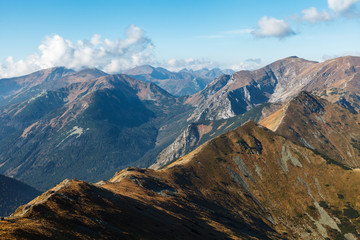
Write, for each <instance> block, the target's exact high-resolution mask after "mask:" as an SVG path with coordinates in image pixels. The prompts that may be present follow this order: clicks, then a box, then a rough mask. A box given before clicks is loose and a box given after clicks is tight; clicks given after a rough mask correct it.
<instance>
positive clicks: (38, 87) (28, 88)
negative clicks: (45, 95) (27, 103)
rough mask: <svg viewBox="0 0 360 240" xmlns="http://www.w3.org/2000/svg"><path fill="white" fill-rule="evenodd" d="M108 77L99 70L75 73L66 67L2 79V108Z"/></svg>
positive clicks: (0, 88) (0, 92) (85, 70)
mask: <svg viewBox="0 0 360 240" xmlns="http://www.w3.org/2000/svg"><path fill="white" fill-rule="evenodd" d="M105 75H107V74H106V73H104V72H102V71H100V70H98V69H84V70H81V71H78V72H76V71H74V70H72V69H67V68H65V67H54V68H49V69H45V70H40V71H37V72H34V73H31V74H28V75H25V76H21V77H14V78H4V79H0V106H3V105H6V104H10V103H18V102H21V101H23V100H25V99H27V98H29V97H32V96H35V95H37V94H40V93H41V92H43V91H46V90H56V89H59V88H62V87H65V86H67V85H69V84H72V83H76V82H86V81H89V80H92V79H95V78H98V77H101V76H105Z"/></svg>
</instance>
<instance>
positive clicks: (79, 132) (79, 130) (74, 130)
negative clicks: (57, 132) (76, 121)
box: [68, 126, 84, 138]
mask: <svg viewBox="0 0 360 240" xmlns="http://www.w3.org/2000/svg"><path fill="white" fill-rule="evenodd" d="M68 133H70V134H69V136H68V137H70V136H72V135H78V136H76V138H79V137H80V136H81V135H82V134H83V133H84V129H82V128H81V127H78V126H75V127H73V128H72V129H71V130H70V131H69V132H68Z"/></svg>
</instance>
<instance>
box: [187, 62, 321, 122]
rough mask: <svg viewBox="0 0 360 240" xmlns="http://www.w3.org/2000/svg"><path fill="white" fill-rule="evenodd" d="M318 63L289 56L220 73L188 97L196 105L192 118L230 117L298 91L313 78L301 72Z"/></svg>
mask: <svg viewBox="0 0 360 240" xmlns="http://www.w3.org/2000/svg"><path fill="white" fill-rule="evenodd" d="M314 64H316V63H315V62H311V61H307V60H304V59H300V58H295V57H290V58H286V59H283V60H279V61H277V62H274V63H272V64H270V65H268V66H266V67H264V68H261V69H259V70H255V71H240V72H236V73H234V74H233V75H231V76H221V77H219V78H218V79H217V80H215V81H214V82H213V83H211V84H209V86H207V87H206V88H205V89H204V90H203V91H201V92H199V93H197V94H195V95H193V96H191V97H189V98H188V100H187V103H189V104H192V105H194V106H196V107H197V109H196V110H195V112H194V114H193V116H192V119H193V120H203V119H210V120H212V119H222V118H230V117H233V116H236V115H239V114H242V113H245V112H246V111H248V110H250V109H252V108H254V107H255V106H257V105H259V104H262V103H265V102H279V101H283V100H286V99H287V98H288V97H291V96H293V95H294V94H297V93H298V92H299V91H300V90H301V89H302V88H303V87H304V86H305V85H306V84H307V83H308V82H309V81H310V80H311V79H310V78H304V79H303V80H301V81H298V77H299V75H301V72H302V71H304V70H305V69H307V68H308V67H310V66H312V65H314Z"/></svg>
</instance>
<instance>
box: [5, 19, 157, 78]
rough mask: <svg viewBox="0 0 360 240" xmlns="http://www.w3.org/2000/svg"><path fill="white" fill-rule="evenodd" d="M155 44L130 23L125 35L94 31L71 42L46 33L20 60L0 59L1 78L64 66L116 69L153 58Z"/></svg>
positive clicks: (110, 70)
mask: <svg viewBox="0 0 360 240" xmlns="http://www.w3.org/2000/svg"><path fill="white" fill-rule="evenodd" d="M153 48H154V45H153V44H152V42H151V40H150V39H149V38H148V37H146V36H145V34H144V31H143V30H142V29H141V28H139V27H137V26H135V25H130V26H129V27H128V28H127V30H126V32H125V38H123V39H120V38H119V39H116V40H114V41H111V40H109V39H107V38H105V39H102V37H101V36H100V35H98V34H95V35H94V36H93V37H92V38H91V39H90V40H84V41H80V40H79V41H77V42H72V41H70V40H67V39H64V38H63V37H61V36H59V35H57V34H55V35H52V36H47V37H45V39H44V40H43V42H42V44H41V45H40V46H39V47H38V49H37V52H36V53H34V54H32V55H30V56H28V57H26V58H25V59H21V60H17V61H16V60H14V59H13V57H11V56H10V57H8V58H7V59H5V61H4V62H3V63H0V78H4V77H13V76H19V75H24V74H27V73H31V72H34V71H37V70H40V69H44V68H50V67H55V66H65V67H67V68H72V69H81V68H83V67H96V68H99V69H101V70H104V71H105V72H108V73H115V72H119V71H121V70H123V69H127V68H131V67H135V66H138V65H142V64H145V63H149V62H151V61H152V50H153Z"/></svg>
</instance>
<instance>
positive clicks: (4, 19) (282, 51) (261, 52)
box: [0, 0, 360, 77]
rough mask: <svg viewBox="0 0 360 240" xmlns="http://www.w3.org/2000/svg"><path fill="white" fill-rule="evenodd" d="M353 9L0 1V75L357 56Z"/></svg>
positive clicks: (305, 0) (238, 2)
mask: <svg viewBox="0 0 360 240" xmlns="http://www.w3.org/2000/svg"><path fill="white" fill-rule="evenodd" d="M359 8H360V6H359V0H318V1H309V0H292V1H288V0H287V1H286V0H274V1H269V0H253V1H243V0H222V1H220V0H218V1H215V0H207V1H206V0H197V1H196V0H192V1H188V0H182V1H178V0H172V1H169V0H167V1H162V0H152V1H149V0H132V1H130V0H122V1H106V0H102V1H95V0H94V1H91V0H88V1H81V0H77V1H74V0H72V1H70V0H51V1H49V0H47V1H39V0H33V1H25V0H23V1H19V0H11V1H10V0H8V1H5V0H0V29H1V38H0V46H2V47H1V51H0V77H8V76H13V75H19V74H23V73H27V72H31V71H34V70H37V69H40V68H46V67H51V66H53V65H64V66H67V67H72V68H80V67H81V66H82V65H84V66H90V67H99V68H101V69H104V70H107V71H108V72H117V71H121V70H123V69H125V68H128V67H132V66H134V65H138V64H147V63H149V64H152V65H158V66H164V67H168V68H170V69H172V70H177V69H180V68H182V67H188V68H200V67H215V66H220V67H223V68H230V67H232V68H235V69H236V70H240V69H246V68H250V69H251V68H256V67H259V66H262V65H265V64H268V63H270V62H272V61H275V60H278V59H280V58H284V57H287V56H293V55H297V56H299V57H303V58H306V59H310V60H317V61H322V60H324V59H327V58H330V57H336V56H341V55H347V54H352V55H359V54H360V45H359V40H360V14H359ZM94 34H97V35H96V36H97V37H96V38H93V37H94ZM98 35H100V36H101V37H100V36H98ZM91 39H93V41H91ZM105 39H108V41H107V40H105ZM79 40H81V41H82V42H81V43H79V42H78V41H79ZM89 42H91V44H90V43H89ZM41 46H42V47H41ZM9 56H12V58H11V59H10V58H9Z"/></svg>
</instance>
